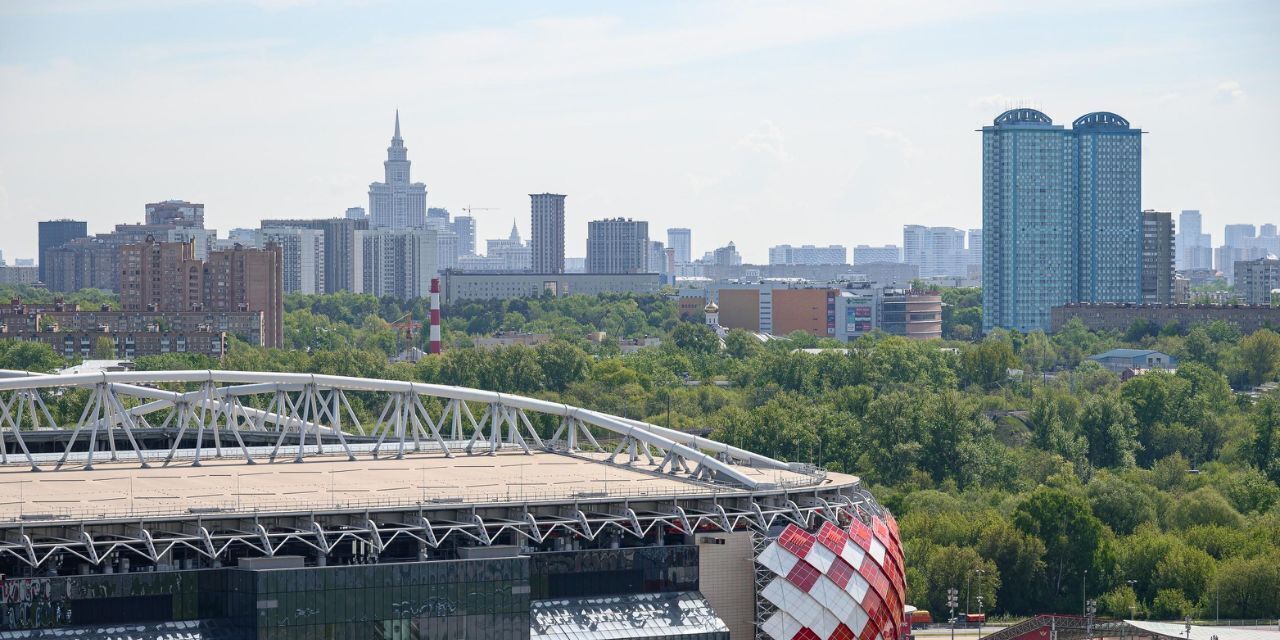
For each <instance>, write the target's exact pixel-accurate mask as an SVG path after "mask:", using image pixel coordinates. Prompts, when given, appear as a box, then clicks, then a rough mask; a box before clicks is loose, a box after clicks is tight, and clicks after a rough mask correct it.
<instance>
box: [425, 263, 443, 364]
mask: <svg viewBox="0 0 1280 640" xmlns="http://www.w3.org/2000/svg"><path fill="white" fill-rule="evenodd" d="M430 338H431V341H430V342H429V343H428V346H427V353H440V278H432V279H431V335H430Z"/></svg>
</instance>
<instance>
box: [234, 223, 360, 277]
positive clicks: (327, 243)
mask: <svg viewBox="0 0 1280 640" xmlns="http://www.w3.org/2000/svg"><path fill="white" fill-rule="evenodd" d="M281 227H284V228H295V229H317V230H320V231H322V232H323V233H324V258H323V260H324V285H323V286H324V289H323V293H337V292H339V291H355V275H354V270H355V262H354V261H353V259H352V255H353V253H354V251H355V242H356V231H365V230H368V229H369V220H368V219H367V218H320V219H291V220H290V219H280V220H263V221H262V228H263V230H267V229H274V228H281ZM231 236H232V239H235V238H236V232H235V231H233V232H232V233H231ZM261 240H262V239H261V237H260V234H255V240H254V241H253V242H251V243H249V244H250V245H251V246H260V245H261V244H262V242H261ZM285 254H286V258H285V262H286V263H287V262H288V251H285Z"/></svg>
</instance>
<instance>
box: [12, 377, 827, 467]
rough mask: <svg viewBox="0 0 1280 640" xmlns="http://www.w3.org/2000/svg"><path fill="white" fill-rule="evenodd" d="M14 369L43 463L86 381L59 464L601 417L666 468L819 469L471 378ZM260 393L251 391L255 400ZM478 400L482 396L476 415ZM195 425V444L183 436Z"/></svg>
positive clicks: (416, 446)
mask: <svg viewBox="0 0 1280 640" xmlns="http://www.w3.org/2000/svg"><path fill="white" fill-rule="evenodd" d="M7 373H8V374H9V375H10V376H12V377H7V378H2V379H0V435H4V436H5V437H6V438H8V437H12V438H13V439H14V440H15V441H16V443H17V444H18V447H19V449H18V451H15V452H14V453H13V454H9V453H8V452H7V447H6V448H5V452H4V453H3V456H4V460H3V462H4V463H9V462H11V461H10V460H9V457H10V455H12V456H13V457H14V458H15V459H16V460H18V461H22V462H25V463H26V464H28V465H30V466H31V468H32V469H33V470H40V469H43V468H45V466H46V465H42V461H41V460H38V459H37V457H36V456H35V455H33V454H32V453H31V452H30V450H29V449H28V448H27V446H26V443H25V441H24V440H23V437H22V436H23V434H24V432H29V431H31V430H42V429H58V428H63V427H64V425H59V424H58V423H57V422H56V421H55V420H54V418H53V416H52V413H51V412H50V411H49V407H48V405H47V404H46V401H45V395H46V394H49V393H61V392H64V391H66V390H68V389H87V390H88V391H89V393H88V396H87V399H86V400H85V401H84V402H83V407H82V410H81V411H80V413H79V416H80V417H79V419H78V420H76V421H75V422H74V423H73V424H70V425H65V426H68V427H69V428H70V431H71V435H70V437H69V438H68V439H67V441H66V443H65V448H64V449H63V452H62V455H61V456H60V457H59V458H58V459H57V461H56V462H55V463H54V464H53V465H52V468H53V469H59V468H61V467H63V466H65V465H66V464H68V463H73V462H74V463H77V464H80V465H82V466H83V468H87V469H92V468H93V465H94V462H95V461H102V460H103V459H104V458H105V459H107V460H110V461H113V462H115V461H120V460H124V459H129V458H134V459H136V461H137V462H138V464H139V465H140V466H143V467H146V466H150V465H151V464H155V463H159V464H170V463H172V462H173V460H174V459H175V456H177V455H178V454H179V453H180V452H181V453H182V454H183V455H184V456H185V457H187V458H190V459H191V461H192V464H194V465H196V466H199V464H200V462H201V460H202V459H203V458H206V457H208V456H209V455H210V453H209V452H208V451H207V450H206V445H205V443H206V442H207V440H208V439H212V444H213V447H212V449H213V451H212V455H213V456H214V457H218V458H221V457H223V456H224V455H225V454H230V455H233V456H239V457H243V458H244V460H245V462H246V463H248V464H254V463H256V462H259V461H262V460H264V459H265V461H268V462H274V461H275V460H276V459H277V458H279V457H280V456H281V455H282V454H286V455H291V456H292V457H293V459H294V461H295V462H302V461H303V460H304V459H305V458H306V457H308V456H310V455H316V454H332V453H335V451H333V450H332V448H331V447H327V446H326V445H325V443H324V439H325V438H326V437H327V438H330V439H336V440H337V443H336V446H337V448H338V449H339V450H340V452H341V453H344V454H345V455H346V456H347V457H348V458H349V459H352V460H354V459H355V458H356V454H357V452H356V451H355V449H353V447H352V446H351V445H350V444H349V443H348V442H347V438H346V435H345V434H346V433H358V434H361V435H366V434H367V435H370V436H372V437H373V438H375V440H376V443H375V444H374V446H373V448H372V449H371V450H369V451H368V454H369V455H371V456H372V457H375V458H376V457H378V456H381V455H391V456H394V457H397V458H400V457H403V456H404V455H405V453H406V452H407V451H409V450H412V451H414V452H424V451H434V452H438V453H440V454H441V455H443V456H446V457H453V456H454V455H457V454H466V455H477V454H489V455H492V454H494V453H495V452H496V451H497V450H498V449H499V448H501V447H518V448H520V449H522V450H524V451H525V452H526V453H529V452H531V450H532V449H535V448H536V449H541V450H563V451H570V452H573V451H577V450H579V449H580V448H581V447H582V446H584V445H590V446H591V447H593V448H595V449H598V450H600V451H605V448H604V447H602V446H601V445H600V443H599V442H598V441H597V439H596V438H595V436H594V435H593V434H592V429H593V428H594V429H596V430H597V431H598V432H605V433H611V434H612V435H613V437H616V438H618V439H619V442H618V443H617V444H616V445H615V446H614V449H613V451H612V455H610V456H609V458H608V460H609V461H610V462H615V461H616V460H617V459H618V457H619V456H623V457H625V458H626V459H627V462H626V463H627V464H630V463H634V462H636V460H637V459H638V458H639V457H644V458H646V460H648V461H650V462H651V463H654V464H657V463H658V462H657V460H660V461H661V462H660V468H661V470H662V471H663V472H666V473H670V474H684V475H687V476H690V477H692V478H694V479H700V480H707V481H714V482H723V483H727V484H731V485H736V486H742V487H746V488H759V485H760V481H759V480H757V479H756V478H754V477H751V476H749V475H747V474H744V473H742V471H741V470H740V467H742V466H748V467H756V468H765V469H779V470H787V471H793V472H800V473H805V474H808V475H814V476H817V475H820V472H819V471H818V470H817V469H815V468H813V467H812V466H809V465H802V464H798V463H785V462H781V461H778V460H775V459H773V458H769V457H767V456H762V455H759V454H756V453H752V452H749V451H745V450H743V449H739V448H737V447H733V446H730V445H727V444H724V443H721V442H716V441H714V440H710V439H707V438H703V437H699V436H695V435H692V434H688V433H683V432H680V431H675V430H672V429H667V428H664V427H659V426H657V425H654V424H650V423H646V422H641V421H637V420H631V419H626V418H620V417H617V416H612V415H608V414H604V413H600V412H597V411H592V410H588V409H583V408H578V407H571V406H569V405H565V404H560V403H555V402H550V401H546V400H540V399H537V398H529V397H525V396H518V395H512V394H504V393H498V392H493V391H482V390H479V389H468V388H464V387H453V386H446V385H436V384H426V383H420V382H407V381H399V380H375V379H366V378H352V377H345V376H328V375H316V374H305V373H267V372H245V371H153V372H102V373H90V374H77V375H30V374H25V372H7ZM163 387H170V388H173V387H180V388H181V390H171V389H166V388H163ZM352 393H366V394H375V395H377V396H378V397H381V398H384V400H383V404H382V407H381V412H380V413H379V414H378V416H379V417H378V419H377V420H376V422H375V423H374V424H373V426H372V428H371V429H369V430H366V429H365V425H364V424H363V423H362V422H361V420H360V419H359V418H358V416H357V412H356V411H355V410H354V409H353V408H352V403H351V401H350V399H349V398H348V396H349V395H350V394H352ZM250 398H252V399H253V400H252V401H250V400H247V399H250ZM424 400H431V401H432V402H431V404H432V405H440V406H441V407H442V410H441V411H440V412H439V413H437V414H433V413H432V411H430V407H429V406H428V403H427V402H424ZM471 405H482V406H483V407H484V409H483V411H482V412H481V413H480V417H479V418H478V419H477V417H476V415H475V412H473V410H472V408H471ZM530 413H535V414H548V415H550V416H552V417H553V418H555V419H558V420H559V422H560V424H559V428H558V429H557V430H556V431H555V433H554V435H553V436H552V437H551V438H550V440H547V441H544V440H543V439H542V438H541V436H540V435H539V433H538V430H537V429H536V428H535V427H534V424H533V422H532V420H531V419H530V417H529V414H530ZM153 426H159V427H161V428H164V427H173V428H176V429H177V437H176V438H175V439H174V442H173V445H172V446H171V447H170V448H169V450H168V451H167V452H165V454H164V455H163V456H158V455H157V452H155V451H154V450H144V449H143V448H142V447H141V446H140V445H139V444H138V441H137V437H136V436H137V435H138V434H139V433H140V432H142V431H144V430H146V429H147V428H150V427H153ZM246 431H269V432H274V433H276V434H277V435H276V440H275V442H274V446H272V447H271V448H270V451H269V452H266V453H265V454H264V453H263V452H260V451H254V450H253V448H252V447H250V446H248V445H247V444H246V443H245V441H244V439H243V438H242V437H241V434H242V433H244V432H246ZM446 434H447V435H446ZM188 436H189V437H190V438H192V439H193V441H194V445H193V446H187V447H185V448H184V446H183V445H184V443H185V442H186V440H185V438H187V437H188ZM82 437H83V438H84V442H82V441H81V438H82ZM101 442H105V443H106V445H105V446H106V449H107V450H106V451H100V448H101V445H100V443H101ZM224 443H225V444H226V445H227V446H226V447H225V449H226V451H224ZM77 446H83V447H84V451H82V452H79V455H74V454H73V452H75V450H76V448H77ZM655 453H656V454H657V455H658V456H659V458H658V459H657V460H655V458H654V454H655Z"/></svg>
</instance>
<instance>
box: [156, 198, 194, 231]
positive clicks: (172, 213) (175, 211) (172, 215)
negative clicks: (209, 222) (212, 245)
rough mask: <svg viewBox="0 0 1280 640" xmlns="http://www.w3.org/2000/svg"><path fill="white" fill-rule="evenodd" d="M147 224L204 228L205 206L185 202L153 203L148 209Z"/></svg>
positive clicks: (166, 201) (167, 201)
mask: <svg viewBox="0 0 1280 640" xmlns="http://www.w3.org/2000/svg"><path fill="white" fill-rule="evenodd" d="M146 222H147V224H171V225H173V226H175V227H192V228H195V229H203V228H204V205H202V204H196V203H194V202H187V201H185V200H165V201H163V202H152V203H150V204H148V205H147V208H146Z"/></svg>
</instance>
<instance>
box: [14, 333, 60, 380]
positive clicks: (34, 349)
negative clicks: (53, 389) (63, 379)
mask: <svg viewBox="0 0 1280 640" xmlns="http://www.w3.org/2000/svg"><path fill="white" fill-rule="evenodd" d="M65 365H66V361H65V360H64V359H63V358H62V356H59V355H58V354H57V353H55V352H54V350H53V347H50V346H49V345H47V344H45V343H43V342H17V341H11V340H5V341H2V342H0V369H15V370H18V371H36V372H40V373H50V372H52V371H54V370H55V369H58V368H61V367H63V366H65Z"/></svg>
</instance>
